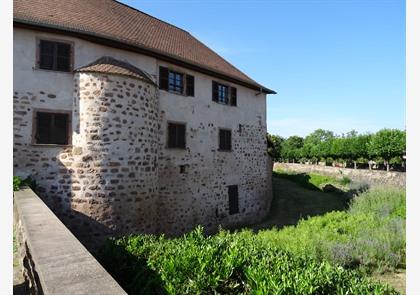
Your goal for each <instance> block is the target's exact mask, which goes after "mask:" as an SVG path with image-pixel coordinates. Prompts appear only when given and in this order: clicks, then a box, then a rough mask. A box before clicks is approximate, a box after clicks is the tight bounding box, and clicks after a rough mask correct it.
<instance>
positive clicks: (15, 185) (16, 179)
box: [13, 176, 22, 191]
mask: <svg viewBox="0 0 420 295" xmlns="http://www.w3.org/2000/svg"><path fill="white" fill-rule="evenodd" d="M21 186H22V179H21V178H20V177H19V176H13V191H18V190H19V189H20V187H21Z"/></svg>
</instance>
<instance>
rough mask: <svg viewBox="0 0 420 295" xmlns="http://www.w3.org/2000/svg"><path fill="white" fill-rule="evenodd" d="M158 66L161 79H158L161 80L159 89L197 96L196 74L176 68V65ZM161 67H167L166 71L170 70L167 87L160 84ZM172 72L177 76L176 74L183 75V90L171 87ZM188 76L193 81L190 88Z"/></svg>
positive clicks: (187, 95)
mask: <svg viewBox="0 0 420 295" xmlns="http://www.w3.org/2000/svg"><path fill="white" fill-rule="evenodd" d="M158 68H159V79H158V80H159V86H158V87H159V90H164V91H166V92H169V93H173V94H176V95H182V96H186V97H195V76H194V75H192V74H190V73H187V72H186V71H185V70H184V69H182V68H176V67H173V66H167V65H159V66H158ZM161 68H164V69H166V71H167V72H168V76H167V89H166V86H165V87H162V86H161V85H160V83H161V77H160V75H161ZM171 73H173V74H174V75H175V77H176V75H181V76H182V80H181V81H182V92H179V91H176V90H174V89H170V79H169V76H170V75H171ZM188 77H191V78H190V79H191V80H190V81H192V86H190V87H192V88H189V84H188V81H189V80H188ZM175 81H176V79H175Z"/></svg>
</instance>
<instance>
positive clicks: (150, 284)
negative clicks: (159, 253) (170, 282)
mask: <svg viewBox="0 0 420 295" xmlns="http://www.w3.org/2000/svg"><path fill="white" fill-rule="evenodd" d="M95 257H96V259H97V260H98V261H99V262H100V263H101V264H102V266H103V267H104V268H105V269H106V270H107V271H108V272H109V274H110V275H111V276H112V277H113V278H114V279H115V280H116V281H117V282H118V284H120V286H121V287H122V288H123V289H124V290H125V291H126V292H127V293H128V294H151V295H160V294H167V292H166V291H165V289H164V287H163V282H162V280H161V278H160V277H159V275H158V274H157V273H156V272H155V271H154V270H152V269H150V267H148V265H147V261H146V259H145V258H141V257H138V256H135V255H133V254H132V253H130V252H128V251H127V250H126V249H125V248H124V247H123V246H121V245H118V244H116V243H115V240H112V239H110V240H107V241H106V242H105V244H104V245H103V247H102V248H101V249H100V250H99V251H97V252H96V253H95Z"/></svg>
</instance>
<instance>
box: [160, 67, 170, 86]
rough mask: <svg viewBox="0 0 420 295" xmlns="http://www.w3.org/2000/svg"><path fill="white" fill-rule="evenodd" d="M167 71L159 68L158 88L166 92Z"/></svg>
mask: <svg viewBox="0 0 420 295" xmlns="http://www.w3.org/2000/svg"><path fill="white" fill-rule="evenodd" d="M168 76H169V70H168V68H165V67H159V88H160V89H163V90H168Z"/></svg>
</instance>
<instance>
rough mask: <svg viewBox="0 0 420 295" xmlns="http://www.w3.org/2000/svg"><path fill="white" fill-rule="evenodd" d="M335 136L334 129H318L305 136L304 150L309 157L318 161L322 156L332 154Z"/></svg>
mask: <svg viewBox="0 0 420 295" xmlns="http://www.w3.org/2000/svg"><path fill="white" fill-rule="evenodd" d="M333 138H334V133H333V132H332V131H329V130H324V129H317V130H315V131H314V132H312V133H311V134H309V135H308V136H306V137H305V141H304V145H303V149H302V152H303V154H304V155H305V156H306V157H307V158H313V159H315V161H316V162H318V161H319V159H320V158H325V157H327V156H329V155H330V147H331V142H332V140H333Z"/></svg>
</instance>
